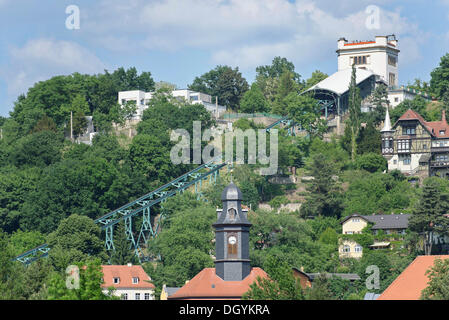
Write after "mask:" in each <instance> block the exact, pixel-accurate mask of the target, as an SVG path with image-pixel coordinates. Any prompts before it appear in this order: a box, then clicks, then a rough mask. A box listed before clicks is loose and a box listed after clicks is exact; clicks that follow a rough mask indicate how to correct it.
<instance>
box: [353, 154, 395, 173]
mask: <svg viewBox="0 0 449 320" xmlns="http://www.w3.org/2000/svg"><path fill="white" fill-rule="evenodd" d="M355 166H356V167H357V168H358V169H360V170H366V171H368V172H371V173H373V172H382V171H384V170H386V169H387V160H386V159H385V158H384V157H383V156H382V155H380V154H377V153H366V154H363V155H361V156H358V157H357V158H356V160H355Z"/></svg>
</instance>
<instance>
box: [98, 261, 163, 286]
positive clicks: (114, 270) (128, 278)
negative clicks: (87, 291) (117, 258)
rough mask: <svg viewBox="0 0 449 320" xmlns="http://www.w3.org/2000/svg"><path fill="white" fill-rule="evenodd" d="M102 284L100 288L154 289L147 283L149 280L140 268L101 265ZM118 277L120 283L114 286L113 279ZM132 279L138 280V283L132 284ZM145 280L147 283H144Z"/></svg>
mask: <svg viewBox="0 0 449 320" xmlns="http://www.w3.org/2000/svg"><path fill="white" fill-rule="evenodd" d="M101 268H102V271H103V279H104V283H103V284H102V285H101V287H102V288H109V287H114V288H139V289H154V284H152V283H149V282H147V281H149V280H151V278H150V277H149V276H148V275H147V274H146V272H145V271H144V270H143V268H142V266H133V265H131V266H128V265H124V266H120V265H102V266H101ZM116 277H119V278H120V283H118V284H115V283H114V281H113V278H116ZM134 277H137V278H139V282H138V283H133V282H132V279H133V278H134ZM145 280H147V281H145Z"/></svg>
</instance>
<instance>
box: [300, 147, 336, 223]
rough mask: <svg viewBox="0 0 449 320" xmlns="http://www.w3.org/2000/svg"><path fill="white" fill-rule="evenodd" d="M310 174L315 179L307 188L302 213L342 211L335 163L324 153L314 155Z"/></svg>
mask: <svg viewBox="0 0 449 320" xmlns="http://www.w3.org/2000/svg"><path fill="white" fill-rule="evenodd" d="M309 168H310V169H309V170H310V175H311V176H312V177H313V180H311V181H310V183H308V185H307V186H306V189H307V191H308V195H307V197H306V202H305V203H304V204H303V205H302V206H301V215H302V216H304V217H307V216H321V215H323V216H335V217H339V216H340V213H341V211H342V209H343V208H342V197H341V190H340V186H339V184H338V182H337V181H336V180H335V178H334V175H335V173H336V170H335V168H334V166H333V163H332V162H331V161H330V160H329V159H327V158H326V156H325V155H323V154H316V155H314V156H312V163H311V164H310V167H309Z"/></svg>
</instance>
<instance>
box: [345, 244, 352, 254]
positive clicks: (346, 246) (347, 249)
mask: <svg viewBox="0 0 449 320" xmlns="http://www.w3.org/2000/svg"><path fill="white" fill-rule="evenodd" d="M343 252H351V247H350V246H348V245H347V244H345V245H344V246H343Z"/></svg>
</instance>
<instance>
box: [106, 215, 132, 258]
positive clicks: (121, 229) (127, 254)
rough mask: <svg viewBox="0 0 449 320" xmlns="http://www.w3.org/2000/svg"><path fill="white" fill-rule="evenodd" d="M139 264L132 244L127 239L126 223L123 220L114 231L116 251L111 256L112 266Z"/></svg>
mask: <svg viewBox="0 0 449 320" xmlns="http://www.w3.org/2000/svg"><path fill="white" fill-rule="evenodd" d="M137 262H138V261H137V257H136V255H135V254H134V251H133V248H132V245H131V242H130V241H129V240H128V239H127V237H126V234H125V223H124V220H122V221H120V223H119V224H118V225H117V227H116V228H115V230H114V250H112V251H111V254H110V264H114V265H126V264H128V263H132V264H136V263H137Z"/></svg>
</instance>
